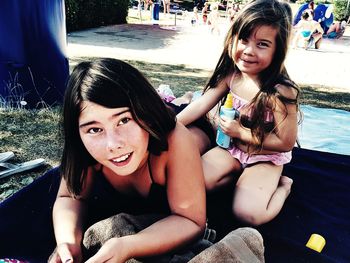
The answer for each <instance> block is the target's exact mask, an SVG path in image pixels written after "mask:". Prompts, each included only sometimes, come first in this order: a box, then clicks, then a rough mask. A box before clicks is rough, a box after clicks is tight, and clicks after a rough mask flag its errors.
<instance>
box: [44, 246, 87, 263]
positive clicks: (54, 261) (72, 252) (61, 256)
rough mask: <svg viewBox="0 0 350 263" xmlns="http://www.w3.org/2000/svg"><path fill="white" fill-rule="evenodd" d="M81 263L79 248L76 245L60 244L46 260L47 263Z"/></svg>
mask: <svg viewBox="0 0 350 263" xmlns="http://www.w3.org/2000/svg"><path fill="white" fill-rule="evenodd" d="M82 261H83V257H82V253H81V247H80V245H76V244H69V243H62V244H60V245H58V246H57V247H56V249H55V251H54V252H53V253H52V254H51V256H50V258H49V259H48V262H49V263H73V262H74V263H79V262H82Z"/></svg>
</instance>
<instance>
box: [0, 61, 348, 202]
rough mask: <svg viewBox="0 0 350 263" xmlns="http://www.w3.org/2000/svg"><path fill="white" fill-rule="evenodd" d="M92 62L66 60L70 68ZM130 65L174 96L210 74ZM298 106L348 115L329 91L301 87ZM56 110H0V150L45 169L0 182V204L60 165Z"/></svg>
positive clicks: (341, 96)
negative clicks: (38, 161)
mask: <svg viewBox="0 0 350 263" xmlns="http://www.w3.org/2000/svg"><path fill="white" fill-rule="evenodd" d="M93 59H94V58H84V57H81V58H77V59H74V60H70V63H71V64H72V65H74V64H76V63H78V62H80V61H83V60H93ZM127 62H129V63H130V64H132V65H134V66H135V67H136V68H138V69H139V70H140V71H141V72H144V74H145V75H146V77H147V78H148V79H149V80H150V82H151V83H152V84H153V85H154V87H158V86H159V84H162V83H163V84H169V85H170V86H171V88H172V89H173V91H174V93H175V95H176V96H179V95H181V94H183V93H184V92H186V91H189V90H191V91H194V90H197V89H201V88H203V87H204V85H205V83H206V81H207V80H208V77H209V76H210V73H211V72H210V71H207V70H202V69H193V68H188V67H186V66H185V65H168V64H155V63H147V62H141V61H127ZM301 90H302V94H303V95H302V99H301V103H302V104H309V105H314V106H319V107H327V108H337V109H343V110H347V111H350V94H348V93H344V92H334V91H332V87H323V86H319V87H318V86H312V87H311V86H302V87H301ZM60 110H61V109H60V108H59V107H56V108H45V109H43V110H25V109H21V108H11V107H0V127H1V129H0V149H1V152H5V151H13V152H14V153H15V158H14V159H13V160H11V162H13V163H20V162H24V161H28V160H32V159H36V158H45V159H46V161H47V165H46V166H43V167H41V168H37V169H36V170H33V171H31V172H24V173H20V174H16V175H13V176H10V177H8V178H4V179H0V202H1V201H2V200H4V199H6V198H7V197H8V196H10V195H12V194H13V193H14V192H16V191H17V190H19V189H21V188H22V187H24V186H25V185H27V184H29V183H30V182H32V181H33V180H34V179H35V178H37V177H38V176H40V175H42V174H43V173H44V172H45V171H47V170H49V169H50V168H52V167H55V166H57V165H58V164H59V162H60V155H61V151H62V137H61V136H60Z"/></svg>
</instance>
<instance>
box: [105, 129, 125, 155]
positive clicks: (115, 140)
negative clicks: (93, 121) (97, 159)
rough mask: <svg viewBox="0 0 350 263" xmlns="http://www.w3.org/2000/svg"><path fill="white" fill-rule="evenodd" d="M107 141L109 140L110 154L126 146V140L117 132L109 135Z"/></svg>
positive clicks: (108, 148)
mask: <svg viewBox="0 0 350 263" xmlns="http://www.w3.org/2000/svg"><path fill="white" fill-rule="evenodd" d="M106 140H107V150H108V151H109V152H114V151H116V150H118V149H121V148H123V147H124V146H125V138H124V137H123V136H121V134H119V133H117V132H113V133H110V134H108V136H107V138H106Z"/></svg>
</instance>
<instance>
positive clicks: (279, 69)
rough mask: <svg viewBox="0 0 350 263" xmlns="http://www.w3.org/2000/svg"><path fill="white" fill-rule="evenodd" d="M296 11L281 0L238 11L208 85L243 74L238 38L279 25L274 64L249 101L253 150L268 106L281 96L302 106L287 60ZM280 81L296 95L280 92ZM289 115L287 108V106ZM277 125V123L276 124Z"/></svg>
mask: <svg viewBox="0 0 350 263" xmlns="http://www.w3.org/2000/svg"><path fill="white" fill-rule="evenodd" d="M291 23H292V11H291V8H290V6H289V5H288V4H287V3H284V2H280V1H278V0H251V1H250V2H249V3H247V4H246V5H245V6H244V8H243V9H242V10H241V11H240V12H239V13H238V14H237V16H236V17H235V19H234V21H233V24H232V26H231V28H230V30H229V31H228V33H227V36H226V39H225V43H224V48H223V51H222V53H221V56H220V58H219V61H218V63H217V65H216V68H215V70H214V72H213V75H212V76H211V78H210V79H209V81H208V83H207V84H206V86H205V88H204V92H206V91H207V90H208V89H211V88H215V87H216V85H217V84H218V83H219V82H221V81H223V80H224V79H225V78H226V77H227V76H228V75H229V74H233V73H234V74H237V75H239V74H241V72H240V71H239V69H238V68H237V66H236V65H235V63H234V61H233V57H234V55H233V54H232V46H233V45H234V43H235V41H236V42H237V41H238V40H240V39H244V38H248V37H249V36H250V35H251V33H252V32H253V31H254V30H255V29H256V28H257V27H259V26H271V27H274V28H276V29H277V35H276V50H275V53H274V57H273V59H272V62H271V64H270V66H268V67H267V68H266V69H265V70H264V71H262V72H260V74H259V76H258V77H259V84H260V91H259V92H258V93H257V94H256V96H255V97H254V98H253V99H252V101H251V102H250V104H249V106H248V107H249V108H250V113H251V116H249V119H250V129H251V133H252V136H253V138H254V141H255V142H254V144H253V145H252V147H251V148H250V150H252V152H254V151H259V150H260V149H261V148H262V144H263V141H264V138H265V134H266V133H265V129H264V127H265V125H264V124H265V123H264V122H265V114H266V110H267V109H268V108H270V110H273V108H271V105H273V103H274V102H275V99H276V98H278V99H279V100H280V101H281V102H282V103H283V104H284V106H286V104H295V105H296V106H297V110H298V101H299V93H300V91H299V88H298V86H297V85H296V84H295V83H294V82H293V81H292V80H291V79H290V78H289V75H288V73H287V70H286V68H285V65H284V61H285V58H286V55H287V50H288V44H289V38H290V34H291ZM278 84H281V85H284V86H286V87H289V88H292V89H295V90H296V94H297V95H296V98H295V99H289V98H286V97H284V96H282V95H281V94H280V93H278V91H277V89H276V86H277V85H278ZM285 112H286V114H285V118H286V117H287V114H288V113H287V109H286V107H285ZM274 129H276V127H274Z"/></svg>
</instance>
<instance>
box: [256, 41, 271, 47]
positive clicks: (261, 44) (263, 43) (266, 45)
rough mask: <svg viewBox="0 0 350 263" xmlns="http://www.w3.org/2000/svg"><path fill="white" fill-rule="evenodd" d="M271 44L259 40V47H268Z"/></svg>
mask: <svg viewBox="0 0 350 263" xmlns="http://www.w3.org/2000/svg"><path fill="white" fill-rule="evenodd" d="M268 46H269V45H268V44H267V43H265V42H259V43H258V47H268Z"/></svg>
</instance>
